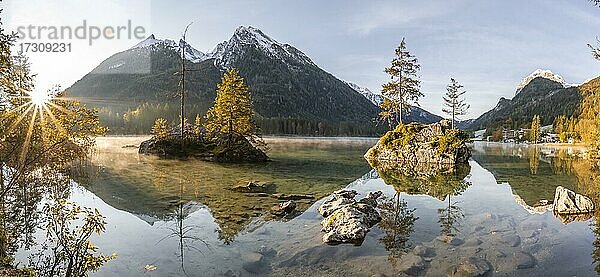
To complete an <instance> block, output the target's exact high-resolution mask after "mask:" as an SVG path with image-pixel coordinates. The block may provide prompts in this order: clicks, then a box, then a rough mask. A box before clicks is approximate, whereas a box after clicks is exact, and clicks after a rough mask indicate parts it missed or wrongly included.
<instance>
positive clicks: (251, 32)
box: [67, 26, 441, 135]
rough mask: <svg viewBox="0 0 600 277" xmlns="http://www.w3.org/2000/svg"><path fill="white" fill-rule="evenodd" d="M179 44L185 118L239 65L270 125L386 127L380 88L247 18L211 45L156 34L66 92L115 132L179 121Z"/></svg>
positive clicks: (430, 118)
mask: <svg viewBox="0 0 600 277" xmlns="http://www.w3.org/2000/svg"><path fill="white" fill-rule="evenodd" d="M182 47H183V48H184V53H185V55H184V57H185V60H186V61H185V62H186V67H187V68H188V70H189V71H188V72H187V73H186V80H185V82H186V84H185V85H186V97H187V98H186V101H187V103H188V104H189V107H188V114H187V115H186V117H188V118H194V117H195V115H196V114H204V113H205V112H206V110H207V109H208V108H209V107H210V106H212V104H213V102H214V98H215V93H216V87H217V84H218V83H219V82H220V78H221V75H222V74H223V72H224V71H226V70H228V69H230V68H232V67H235V68H237V69H238V70H239V72H240V75H241V76H242V77H244V79H245V82H246V84H247V85H248V86H249V88H250V91H251V94H252V98H253V104H254V107H255V111H256V113H257V120H258V122H259V125H260V127H261V128H262V130H263V132H265V133H274V134H304V135H306V134H309V135H313V134H317V135H374V134H376V133H381V132H382V131H383V126H380V127H375V126H374V124H373V119H374V118H376V117H377V114H378V113H379V107H378V106H377V104H378V103H379V102H380V101H381V95H379V94H376V93H373V92H371V91H370V90H368V89H366V88H362V87H360V86H358V85H356V84H354V83H351V82H344V81H342V80H340V79H338V78H337V77H335V76H334V75H332V74H330V73H328V72H326V71H324V70H323V69H321V68H320V67H319V66H317V65H316V64H315V63H314V62H313V61H312V60H311V59H310V58H309V57H308V56H307V55H305V54H304V53H303V52H302V51H300V50H298V49H297V48H295V47H293V46H291V45H289V44H284V43H280V42H278V41H276V40H274V39H272V38H270V37H269V36H267V35H265V34H264V33H263V32H262V31H261V30H259V29H257V28H253V27H250V26H248V27H245V26H240V27H238V28H237V29H236V30H235V31H234V33H233V35H232V36H231V38H230V39H228V40H226V41H223V42H221V43H219V44H217V45H216V46H215V47H214V49H213V50H212V51H209V52H207V53H204V52H202V51H199V50H197V49H195V48H193V47H192V46H191V45H189V44H188V43H186V42H184V41H181V40H180V41H179V42H175V41H174V40H169V39H157V38H156V37H155V36H154V35H151V36H149V37H148V38H147V39H146V40H144V41H142V42H140V43H138V44H137V45H135V46H133V47H132V48H130V49H127V50H125V51H122V52H119V53H116V54H114V55H112V56H111V57H109V58H107V59H106V60H104V61H103V62H102V63H100V65H98V66H97V67H96V68H94V69H93V70H92V71H91V72H89V73H88V74H86V75H85V76H84V77H83V78H82V79H80V80H79V81H77V82H76V83H75V84H73V85H72V86H71V87H70V88H68V89H67V93H68V94H69V95H70V96H71V97H74V98H76V99H80V100H81V101H82V102H84V103H87V104H89V105H92V106H95V107H98V108H100V109H101V111H102V112H101V119H103V121H104V122H105V123H108V125H109V127H111V129H113V130H117V132H118V131H120V132H125V133H126V132H144V130H145V131H146V132H147V130H149V128H150V126H151V124H152V122H153V120H154V119H155V118H156V117H158V116H162V117H167V119H169V120H171V121H176V120H177V109H176V105H175V104H176V103H177V101H178V100H177V97H175V92H176V91H177V88H178V83H179V79H180V76H179V75H178V74H179V70H180V67H181V64H180V59H179V55H180V54H179V53H180V52H179V51H180V50H181V48H182ZM120 118H124V119H123V120H121V119H120ZM440 119H441V117H439V116H437V115H434V114H431V113H429V112H427V111H425V110H423V109H421V108H419V107H415V108H413V109H412V111H411V113H410V114H409V115H408V116H407V117H406V118H405V120H406V121H417V122H421V123H430V122H435V121H438V120H440ZM128 124H129V125H128ZM119 125H122V126H125V127H122V126H121V127H120V126H119ZM130 125H131V126H130ZM127 126H129V127H127ZM132 126H133V127H132Z"/></svg>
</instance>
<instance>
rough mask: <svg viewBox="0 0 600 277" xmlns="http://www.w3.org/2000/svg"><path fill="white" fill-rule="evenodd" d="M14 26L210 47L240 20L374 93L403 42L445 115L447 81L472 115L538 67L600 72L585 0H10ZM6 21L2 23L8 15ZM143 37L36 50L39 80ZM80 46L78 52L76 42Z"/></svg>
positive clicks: (591, 10) (593, 16) (55, 79)
mask: <svg viewBox="0 0 600 277" xmlns="http://www.w3.org/2000/svg"><path fill="white" fill-rule="evenodd" d="M5 2H6V3H2V4H1V5H2V6H3V7H4V8H5V12H4V13H5V14H4V16H7V22H6V23H7V26H6V27H7V28H10V27H12V26H19V25H26V24H38V25H42V24H46V25H50V24H54V25H64V24H72V25H77V24H81V21H82V20H84V19H86V20H87V21H88V22H92V23H95V24H97V25H119V24H123V22H126V21H127V20H132V21H133V22H134V23H135V24H139V25H141V26H144V27H145V28H146V30H147V33H148V35H149V34H150V33H154V34H155V35H156V36H157V37H158V38H177V37H179V36H180V34H181V31H182V30H183V28H184V27H185V25H187V23H189V22H191V21H193V22H194V24H193V25H192V26H191V27H190V31H189V35H188V41H189V43H190V44H191V45H193V46H194V47H196V48H197V49H199V50H201V51H203V52H207V51H209V50H211V49H212V48H213V47H214V45H216V44H217V43H218V42H220V41H223V40H226V39H228V38H229V37H230V36H231V34H232V32H233V30H234V29H235V28H236V27H237V26H239V25H251V26H254V27H257V28H260V29H261V30H262V31H263V32H264V33H266V34H267V35H269V36H271V37H272V38H274V39H276V40H278V41H280V42H284V43H289V44H291V45H294V46H295V47H297V48H298V49H300V50H301V51H303V52H305V53H306V54H307V55H308V56H309V57H311V58H312V59H313V61H315V63H316V64H318V65H319V66H320V67H321V68H323V69H324V70H326V71H328V72H330V73H332V74H334V75H335V76H337V77H339V78H341V79H343V80H347V81H352V82H355V83H357V84H359V85H361V86H365V87H368V88H369V89H371V90H373V91H378V90H379V89H380V86H381V84H382V83H384V82H385V81H387V79H388V77H387V76H386V75H385V73H383V69H384V67H386V66H387V65H388V64H389V62H390V60H391V59H392V57H393V51H394V48H395V47H396V46H397V45H398V43H399V42H400V40H401V39H402V37H405V38H406V41H407V43H408V47H409V49H410V50H411V51H412V53H413V54H415V55H416V56H417V57H418V58H419V60H420V63H421V66H422V70H421V72H420V74H421V80H422V91H423V92H424V93H425V97H424V98H423V99H422V100H421V106H422V107H424V108H425V109H427V110H429V111H431V112H433V113H437V114H440V113H441V112H440V110H441V107H442V104H441V96H442V94H443V92H444V91H445V86H446V84H447V83H448V80H449V78H450V77H454V78H456V79H457V80H459V82H461V83H462V84H464V86H465V87H466V89H467V90H468V94H467V101H468V102H469V103H470V104H471V110H470V112H469V114H468V115H467V118H473V117H477V116H479V115H480V114H481V113H483V112H485V111H487V110H489V109H490V108H493V107H494V106H495V105H496V103H497V101H498V98H500V97H507V98H511V97H512V96H513V95H514V92H515V85H516V84H517V83H518V82H519V81H520V80H521V79H522V78H523V77H525V76H526V75H528V74H529V73H530V72H532V71H534V70H535V69H537V68H541V69H550V70H552V71H553V72H554V73H557V74H559V75H561V76H563V77H564V79H565V80H566V81H567V82H569V83H581V82H583V81H585V80H587V79H590V78H593V77H595V76H598V75H600V63H599V62H597V61H595V60H594V59H593V58H592V57H591V55H590V51H589V49H588V48H587V46H586V44H587V43H593V42H594V41H595V40H596V37H597V36H600V8H597V7H593V6H592V5H591V4H590V3H589V2H588V1H586V0H528V1H516V0H502V1H480V0H456V1H450V0H446V1H177V3H174V2H175V1H158V0H156V1H144V0H132V1H117V0H108V1H86V0H84V1H75V0H67V1H60V3H59V1H42V0H31V1H18V0H5ZM4 16H3V18H4ZM135 43H137V40H119V41H98V42H97V43H95V44H94V45H93V46H89V45H87V44H86V43H83V42H75V44H74V48H76V49H74V51H73V52H72V53H64V54H55V53H52V54H48V53H46V54H39V53H38V54H31V55H30V56H31V60H32V62H33V63H34V70H35V71H36V72H37V73H38V79H39V81H40V87H44V86H48V85H49V84H53V83H61V84H62V85H63V86H65V87H66V86H69V85H70V84H72V83H73V82H74V81H76V80H78V79H79V78H80V77H82V76H83V75H84V74H85V73H87V72H89V71H90V70H91V69H93V68H94V67H95V66H96V65H98V64H99V63H100V62H101V61H102V60H103V59H105V58H107V57H108V56H110V55H111V54H113V53H115V52H117V51H121V50H124V49H127V48H128V47H130V46H132V45H134V44H135ZM75 46H76V47H75Z"/></svg>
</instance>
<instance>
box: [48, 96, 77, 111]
mask: <svg viewBox="0 0 600 277" xmlns="http://www.w3.org/2000/svg"><path fill="white" fill-rule="evenodd" d="M61 100H64V99H63V98H61ZM47 104H48V105H49V106H51V107H52V108H56V109H57V110H59V111H61V112H63V113H65V114H70V113H71V112H72V111H69V110H67V109H65V108H64V107H63V106H61V105H57V104H54V103H52V102H48V103H47Z"/></svg>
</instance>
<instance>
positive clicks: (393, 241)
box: [375, 163, 471, 263]
mask: <svg viewBox="0 0 600 277" xmlns="http://www.w3.org/2000/svg"><path fill="white" fill-rule="evenodd" d="M375 169H376V170H377V173H378V175H379V176H380V177H381V178H382V179H383V181H384V182H385V183H386V184H388V185H391V186H393V187H394V189H395V190H396V195H395V196H394V198H393V199H388V201H386V202H384V203H383V204H382V205H381V206H382V208H381V209H382V217H383V218H384V220H383V221H382V222H381V223H380V228H381V229H383V230H384V232H385V236H384V237H382V238H381V239H380V241H381V242H382V243H383V245H384V246H385V248H386V250H388V251H389V259H390V261H392V263H395V261H396V260H397V259H398V258H400V257H401V256H402V254H403V253H405V252H406V250H407V249H409V247H410V244H409V243H408V242H409V238H410V235H411V233H412V232H413V225H414V223H415V221H416V220H417V219H418V217H415V216H414V212H415V209H409V208H408V207H407V203H406V202H405V201H404V200H400V193H401V192H404V193H406V194H414V195H418V194H425V195H429V196H431V197H434V198H436V199H438V200H447V206H445V207H444V208H439V209H438V215H439V220H438V223H439V224H440V229H441V233H442V235H445V236H449V237H453V236H455V235H456V234H457V233H458V231H459V229H458V225H459V221H460V220H461V219H463V218H464V214H463V212H462V209H461V208H460V207H459V206H458V203H457V202H452V196H456V195H460V194H461V193H462V192H463V191H465V189H467V188H468V187H469V186H470V185H471V184H470V183H469V182H467V181H465V178H466V177H467V176H468V175H469V172H470V171H471V167H470V166H469V165H468V164H461V165H449V164H426V163H425V164H420V163H417V164H412V165H407V164H398V163H378V164H377V167H376V168H375Z"/></svg>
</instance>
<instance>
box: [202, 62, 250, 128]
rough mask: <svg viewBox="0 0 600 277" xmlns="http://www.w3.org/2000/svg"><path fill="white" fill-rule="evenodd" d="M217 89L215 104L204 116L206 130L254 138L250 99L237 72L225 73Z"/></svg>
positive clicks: (233, 70) (233, 69) (234, 70)
mask: <svg viewBox="0 0 600 277" xmlns="http://www.w3.org/2000/svg"><path fill="white" fill-rule="evenodd" d="M217 87H218V89H217V97H216V99H215V104H214V106H212V107H211V108H210V109H209V110H208V112H207V114H206V122H205V124H206V126H205V127H206V130H207V131H208V132H210V133H213V132H219V133H222V134H228V135H229V136H231V135H232V134H234V133H235V134H238V135H242V136H245V137H249V138H251V137H253V136H255V135H256V134H255V133H254V131H255V126H254V122H253V119H252V118H253V116H254V110H253V107H252V99H251V97H250V92H249V91H248V87H246V85H245V84H244V79H243V78H242V77H240V75H239V72H238V70H237V69H235V68H232V69H231V70H229V71H228V72H226V73H225V74H224V75H223V77H222V78H221V83H220V84H219V85H218V86H217Z"/></svg>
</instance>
